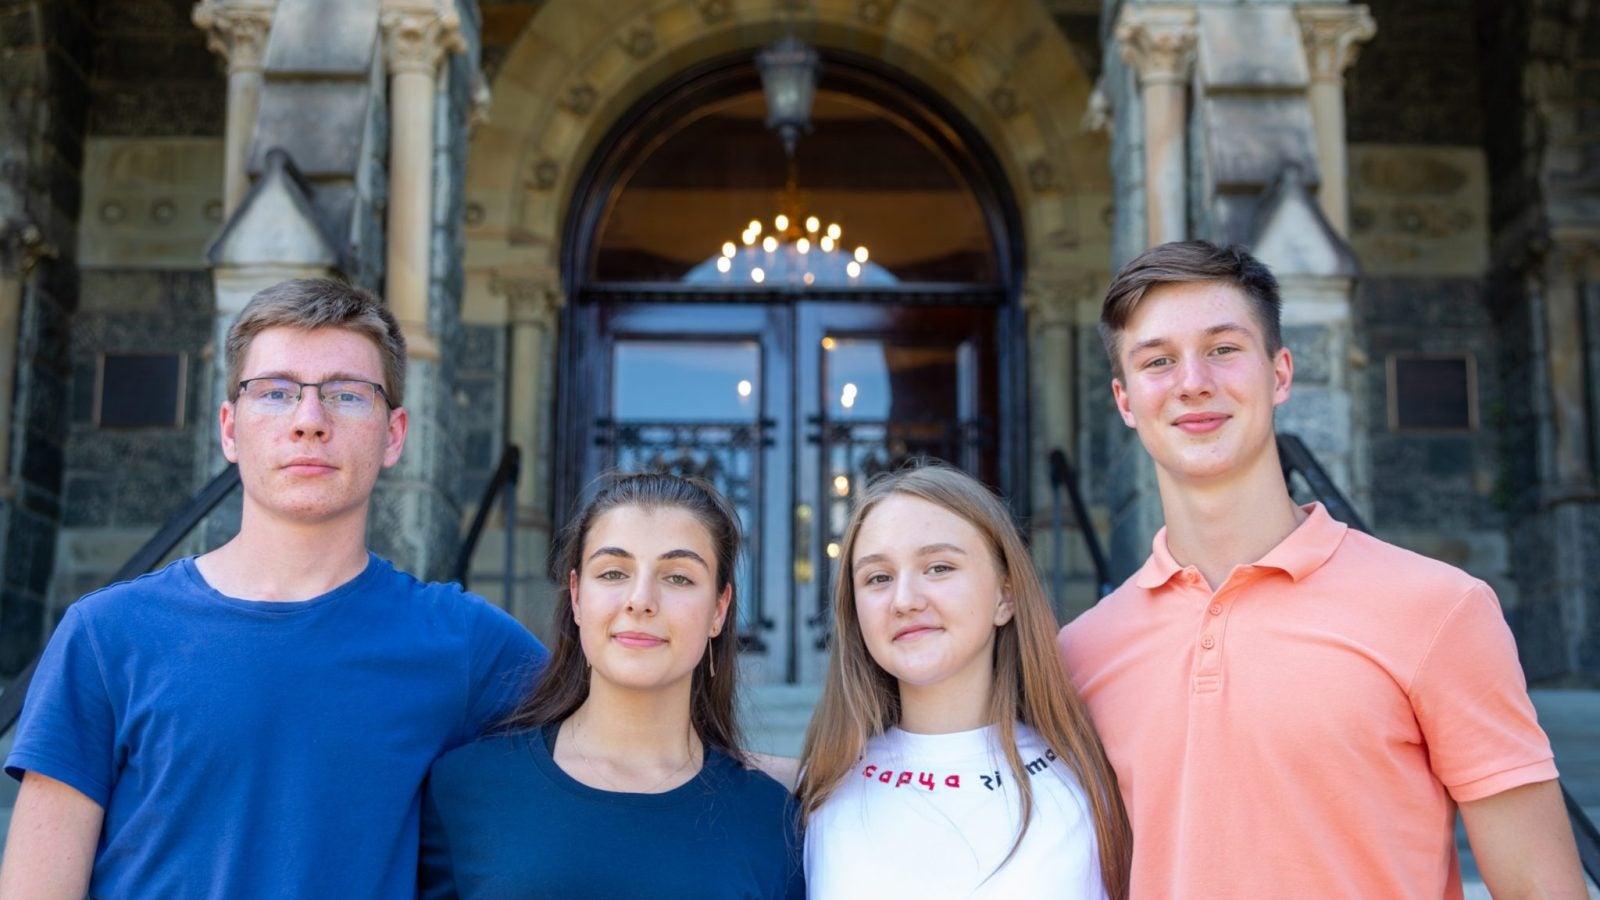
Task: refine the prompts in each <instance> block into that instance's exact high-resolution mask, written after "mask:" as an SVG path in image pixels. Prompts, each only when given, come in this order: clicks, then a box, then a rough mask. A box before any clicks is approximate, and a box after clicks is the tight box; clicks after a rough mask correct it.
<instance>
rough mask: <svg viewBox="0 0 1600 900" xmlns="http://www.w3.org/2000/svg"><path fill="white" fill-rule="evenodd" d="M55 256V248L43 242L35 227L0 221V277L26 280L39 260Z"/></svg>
mask: <svg viewBox="0 0 1600 900" xmlns="http://www.w3.org/2000/svg"><path fill="white" fill-rule="evenodd" d="M55 256H56V248H55V247H54V246H52V245H51V244H49V243H47V242H46V241H45V239H44V236H43V235H41V234H40V233H39V229H38V227H37V226H35V225H33V224H32V223H28V222H21V221H17V220H6V221H0V276H3V277H5V278H27V277H28V275H29V274H30V273H32V272H33V267H34V266H36V265H38V264H39V260H41V259H45V258H54V257H55Z"/></svg>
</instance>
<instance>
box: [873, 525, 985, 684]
mask: <svg viewBox="0 0 1600 900" xmlns="http://www.w3.org/2000/svg"><path fill="white" fill-rule="evenodd" d="M851 556H852V559H851V586H852V589H853V591H854V593H855V605H856V620H857V622H858V623H859V624H860V627H861V636H862V638H863V639H864V640H865V641H866V645H867V652H868V653H870V654H871V655H872V658H873V660H875V661H876V662H877V663H878V665H880V666H882V667H883V669H884V671H886V672H888V673H889V674H890V675H893V676H894V677H895V678H896V679H897V680H898V681H899V682H900V687H901V696H902V699H904V698H905V696H906V693H907V690H908V688H911V687H915V688H919V689H920V688H939V689H941V690H950V691H960V692H963V693H964V694H965V695H967V696H979V697H982V698H987V697H988V695H989V690H990V687H991V686H992V684H993V681H994V640H995V630H996V629H997V628H999V627H1000V626H1001V625H1004V624H1005V623H1007V622H1009V621H1010V620H1011V615H1012V612H1013V607H1012V604H1011V598H1010V595H1009V592H1008V590H1007V588H1006V586H1005V584H1004V579H1003V578H1002V577H1001V575H1000V569H999V566H998V564H997V563H996V561H995V556H994V551H993V550H992V549H991V548H990V546H989V542H988V541H987V540H986V539H985V538H984V536H983V534H982V533H981V532H979V531H978V529H977V528H976V527H975V526H973V524H972V523H971V522H968V521H967V520H966V519H963V518H962V517H960V516H958V515H956V514H955V513H953V512H951V511H950V510H948V509H945V508H944V507H942V506H939V505H938V504H936V503H930V502H929V501H927V500H924V499H922V498H921V497H914V496H911V495H909V494H891V495H890V496H889V497H888V498H886V499H884V500H883V501H881V502H879V503H878V504H877V505H876V506H874V507H873V508H872V511H871V512H869V513H867V516H866V518H865V519H864V520H862V523H861V528H860V530H859V531H858V532H857V533H856V539H855V546H854V547H853V548H852V554H851ZM919 695H926V692H919Z"/></svg>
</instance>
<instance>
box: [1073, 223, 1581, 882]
mask: <svg viewBox="0 0 1600 900" xmlns="http://www.w3.org/2000/svg"><path fill="white" fill-rule="evenodd" d="M1279 308H1280V301H1279V296H1278V285H1277V282H1276V280H1274V278H1273V277H1272V273H1271V272H1269V271H1268V270H1267V268H1266V267H1265V266H1264V265H1262V264H1261V263H1260V262H1259V261H1257V260H1256V259H1254V258H1252V257H1251V256H1250V255H1249V254H1248V253H1245V252H1244V251H1243V250H1239V249H1237V248H1227V249H1223V248H1218V247H1215V246H1213V245H1211V244H1207V243H1204V242H1201V241H1192V242H1185V243H1175V244H1163V245H1161V246H1159V247H1154V248H1152V249H1150V250H1148V251H1146V252H1145V253H1143V254H1141V255H1140V256H1139V257H1138V258H1136V259H1134V260H1133V261H1132V262H1130V263H1128V265H1127V266H1126V267H1124V268H1123V270H1122V271H1121V272H1120V273H1119V274H1118V275H1117V277H1116V279H1115V280H1114V281H1113V282H1112V285H1111V288H1110V290H1109V291H1108V292H1107V294H1106V300H1105V304H1104V307H1103V309H1102V315H1101V320H1100V321H1101V325H1100V333H1101V337H1102V338H1104V341H1105V345H1106V351H1107V354H1108V355H1109V356H1110V358H1111V369H1112V374H1113V376H1114V377H1113V380H1112V383H1111V387H1112V394H1113V396H1114V398H1115V400H1116V405H1117V411H1118V412H1119V413H1120V414H1121V416H1122V420H1123V422H1124V423H1125V424H1127V426H1128V427H1129V428H1132V429H1134V430H1135V431H1136V432H1137V433H1138V435H1139V440H1140V442H1141V443H1143V444H1144V447H1145V450H1146V451H1148V452H1149V454H1150V456H1151V458H1152V460H1153V461H1154V463H1155V470H1156V483H1157V485H1158V488H1159V490H1160V494H1161V507H1162V511H1163V513H1164V515H1165V518H1166V527H1165V528H1163V529H1162V530H1161V531H1160V532H1159V533H1157V534H1156V536H1155V542H1154V548H1153V552H1152V553H1151V555H1150V558H1149V560H1148V561H1147V562H1146V563H1145V564H1144V567H1143V568H1142V569H1140V570H1139V571H1138V572H1137V573H1136V574H1135V575H1134V576H1133V577H1132V578H1130V579H1128V581H1127V582H1126V583H1125V584H1123V585H1122V586H1121V587H1119V588H1118V589H1117V590H1116V591H1114V592H1113V593H1112V594H1111V595H1110V596H1108V597H1106V598H1105V599H1104V600H1102V601H1101V602H1100V603H1099V605H1097V606H1096V607H1095V608H1093V609H1091V610H1089V611H1088V612H1086V613H1084V614H1083V615H1082V616H1080V617H1078V619H1077V620H1075V621H1074V622H1073V623H1072V624H1070V625H1068V626H1067V627H1066V628H1064V629H1063V630H1062V632H1061V641H1060V643H1061V651H1062V654H1063V657H1064V659H1065V662H1066V666H1067V669H1068V671H1069V673H1070V674H1071V675H1072V679H1073V681H1074V683H1076V684H1077V686H1078V688H1079V690H1081V691H1082V692H1083V696H1084V699H1085V700H1086V701H1087V702H1088V704H1089V709H1090V712H1091V714H1092V715H1093V717H1094V720H1095V725H1096V727H1097V728H1098V729H1099V731H1100V736H1101V738H1102V740H1103V741H1104V743H1105V747H1106V753H1107V755H1108V756H1109V757H1110V759H1111V762H1112V765H1113V766H1114V767H1115V769H1116V772H1117V779H1118V784H1119V787H1120V788H1121V790H1122V796H1123V800H1124V801H1125V803H1126V804H1127V807H1128V815H1129V818H1130V819H1131V821H1132V823H1133V847H1134V851H1133V884H1132V895H1133V896H1134V897H1136V898H1137V897H1219V898H1220V897H1228V898H1234V897H1241V898H1248V897H1435V898H1437V897H1460V896H1461V894H1462V886H1461V877H1460V872H1459V868H1458V866H1457V861H1456V852H1455V840H1454V836H1453V831H1452V826H1453V823H1454V821H1455V815H1456V811H1457V809H1458V808H1459V810H1460V812H1461V816H1462V819H1463V821H1464V822H1465V823H1466V830H1467V835H1468V837H1469V838H1470V839H1471V841H1472V849H1473V853H1474V855H1475V856H1476V859H1477V863H1478V869H1479V871H1480V872H1481V873H1482V875H1483V879H1484V882H1485V883H1486V885H1487V886H1488V888H1489V890H1490V891H1491V892H1492V893H1493V894H1494V896H1496V897H1582V896H1584V890H1583V885H1582V875H1581V873H1580V871H1579V868H1578V860H1577V851H1576V849H1575V847H1574V845H1573V840H1572V832H1571V830H1570V829H1569V828H1568V826H1567V820H1566V816H1565V814H1564V810H1563V807H1562V800H1561V792H1560V790H1559V788H1558V786H1557V783H1556V781H1555V777H1556V769H1555V764H1554V761H1553V759H1552V756H1551V752H1550V744H1549V741H1547V740H1546V738H1545V735H1544V732H1542V731H1541V730H1540V729H1539V725H1538V723H1537V722H1536V721H1535V718H1534V710H1533V706H1532V704H1531V703H1529V701H1528V695H1527V691H1526V690H1525V688H1524V682H1523V676H1522V669H1521V667H1520V666H1519V665H1518V662H1517V651H1516V645H1515V644H1514V643H1513V641H1512V639H1511V633H1510V630H1509V629H1507V628H1506V623H1505V620H1504V618H1503V617H1502V616H1501V613H1500V606H1499V603H1498V602H1497V601H1496V600H1495V596H1494V593H1493V592H1492V591H1491V590H1490V589H1489V587H1488V586H1487V585H1485V584H1484V583H1483V582H1482V581H1479V580H1478V579H1476V578H1472V577H1470V576H1468V575H1467V574H1466V573H1464V572H1461V571H1459V570H1457V569H1454V568H1451V567H1450V566H1447V565H1445V564H1443V563H1439V562H1435V561H1433V560H1430V559H1425V558H1423V557H1421V556H1417V555H1416V554H1413V553H1409V552H1407V551H1405V550H1402V549H1400V548H1398V547H1394V546H1392V545H1389V544H1385V543H1383V542H1382V541H1379V540H1377V539H1375V538H1372V537H1370V536H1368V535H1365V534H1361V533H1359V532H1356V531H1352V530H1350V529H1348V528H1346V527H1345V526H1344V525H1343V524H1341V523H1339V522H1336V521H1334V520H1333V519H1332V518H1331V517H1329V515H1328V512H1327V510H1326V509H1324V508H1323V507H1322V505H1321V504H1312V505H1310V506H1306V507H1301V506H1297V505H1295V503H1294V501H1293V500H1292V499H1291V497H1290V495H1289V491H1288V488H1287V487H1286V486H1285V484H1284V479H1283V469H1282V467H1281V466H1280V465H1279V462H1278V451H1277V443H1276V437H1275V432H1274V429H1273V410H1274V409H1275V408H1276V407H1277V406H1278V405H1279V404H1281V403H1283V402H1285V401H1286V400H1288V399H1289V390H1290V384H1291V382H1292V380H1293V373H1294V364H1293V360H1292V358H1291V356H1290V354H1289V351H1288V349H1286V348H1285V347H1284V346H1283V339H1282V336H1281V333H1280V329H1279Z"/></svg>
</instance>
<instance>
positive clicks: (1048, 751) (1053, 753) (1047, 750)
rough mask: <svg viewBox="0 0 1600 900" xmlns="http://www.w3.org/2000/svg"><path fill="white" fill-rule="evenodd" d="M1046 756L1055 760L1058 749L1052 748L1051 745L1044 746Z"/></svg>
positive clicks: (1052, 760)
mask: <svg viewBox="0 0 1600 900" xmlns="http://www.w3.org/2000/svg"><path fill="white" fill-rule="evenodd" d="M1044 758H1045V759H1048V760H1050V761H1051V762H1055V761H1056V751H1054V750H1052V749H1050V748H1049V747H1046V748H1044Z"/></svg>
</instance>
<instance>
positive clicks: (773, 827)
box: [421, 726, 806, 900]
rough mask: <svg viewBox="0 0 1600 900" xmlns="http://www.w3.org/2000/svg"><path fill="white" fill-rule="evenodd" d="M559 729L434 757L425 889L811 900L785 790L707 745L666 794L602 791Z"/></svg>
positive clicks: (586, 897)
mask: <svg viewBox="0 0 1600 900" xmlns="http://www.w3.org/2000/svg"><path fill="white" fill-rule="evenodd" d="M553 729H554V726H552V727H551V728H550V729H546V730H544V731H543V732H518V733H515V734H502V735H495V736H492V737H486V738H484V739H482V740H479V741H477V742H474V743H471V744H468V745H467V746H465V747H462V748H460V749H458V750H454V751H451V752H450V753H447V754H445V755H444V756H443V757H442V758H440V760H439V761H438V762H437V763H435V764H434V766H433V773H432V775H430V776H429V779H428V786H427V788H426V789H425V790H424V796H423V801H422V806H423V813H422V843H423V849H422V868H421V880H422V885H421V887H422V896H423V897H425V898H429V900H434V898H441V900H442V898H453V897H460V898H465V900H473V898H503V897H551V898H557V897H570V898H583V900H638V898H641V897H649V898H652V900H677V898H693V900H716V898H724V897H726V898H773V900H788V898H793V900H803V898H804V897H805V895H806V886H805V874H804V871H803V869H802V863H801V851H802V848H801V844H800V841H799V838H798V837H797V834H796V823H797V817H796V809H795V805H794V803H793V799H792V798H791V797H790V796H789V792H788V791H786V790H784V788H783V785H780V784H778V783H777V782H776V781H773V780H772V779H771V778H769V777H767V776H766V775H764V774H762V773H761V772H755V771H751V770H749V769H746V768H745V767H744V766H742V765H740V764H739V763H737V762H735V761H734V760H733V759H731V758H729V757H728V756H727V755H725V754H723V753H720V752H718V751H716V750H715V749H710V748H708V749H707V752H706V758H705V764H704V765H703V766H702V767H701V769H700V772H699V774H697V775H696V776H695V777H694V778H691V779H689V781H687V782H686V783H684V784H682V785H680V786H679V787H676V788H673V789H672V790H670V791H666V792H664V793H660V794H630V793H619V792H614V791H602V790H597V789H595V788H592V787H589V786H588V785H585V784H583V783H581V782H579V781H577V780H576V779H574V778H573V777H572V776H570V775H568V774H567V773H565V772H563V771H562V770H561V767H560V766H558V765H556V763H555V760H554V759H552V758H551V745H552V743H553V738H554V731H553Z"/></svg>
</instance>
